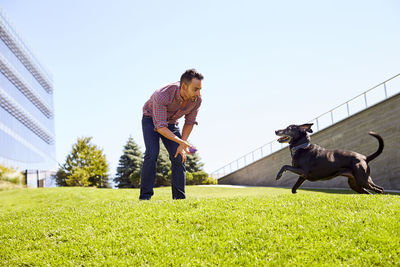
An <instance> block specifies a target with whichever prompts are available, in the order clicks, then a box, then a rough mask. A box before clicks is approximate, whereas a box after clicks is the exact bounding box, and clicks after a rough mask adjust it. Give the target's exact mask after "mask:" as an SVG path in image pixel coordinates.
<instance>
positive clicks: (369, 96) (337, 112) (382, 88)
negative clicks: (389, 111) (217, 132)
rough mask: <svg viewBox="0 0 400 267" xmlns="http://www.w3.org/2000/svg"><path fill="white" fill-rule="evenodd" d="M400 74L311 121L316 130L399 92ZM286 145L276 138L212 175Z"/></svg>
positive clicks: (231, 170)
mask: <svg viewBox="0 0 400 267" xmlns="http://www.w3.org/2000/svg"><path fill="white" fill-rule="evenodd" d="M399 76H400V73H399V74H397V75H395V76H393V77H392V78H390V79H388V80H386V81H384V82H382V83H380V84H378V85H376V86H374V87H372V88H371V89H368V90H367V91H365V92H363V93H361V94H360V95H357V96H356V97H353V98H352V99H350V100H348V101H346V102H345V103H343V104H341V105H339V106H337V107H335V108H333V109H331V110H329V111H328V112H325V113H324V114H322V115H320V116H318V117H316V118H315V119H313V120H311V121H309V122H311V123H314V127H315V128H314V132H318V131H320V130H323V129H325V128H327V127H329V126H331V125H333V124H335V123H337V122H339V121H341V120H344V119H346V118H348V117H350V116H352V115H354V114H356V113H358V112H360V111H362V110H365V109H367V108H368V107H371V106H373V105H375V104H377V103H379V102H381V101H383V100H385V99H387V98H389V97H391V96H393V95H395V94H397V93H399V92H400V78H399V79H396V78H398V77H399ZM286 146H288V145H287V144H280V143H278V142H276V140H275V139H274V140H272V141H270V142H269V143H267V144H265V145H263V146H261V147H259V148H257V149H255V150H253V151H251V152H249V153H247V154H245V155H244V156H242V157H240V158H238V159H237V160H234V161H232V162H230V163H228V164H226V165H225V166H223V167H221V168H219V169H218V170H216V171H214V172H212V173H211V174H210V176H211V177H213V178H216V179H219V178H221V177H223V176H225V175H228V174H230V173H232V172H234V171H237V170H239V169H241V168H244V167H246V166H247V165H249V164H251V163H253V162H255V161H257V160H260V159H261V158H263V157H266V156H268V155H270V154H272V153H274V152H276V151H278V150H280V149H283V148H285V147H286Z"/></svg>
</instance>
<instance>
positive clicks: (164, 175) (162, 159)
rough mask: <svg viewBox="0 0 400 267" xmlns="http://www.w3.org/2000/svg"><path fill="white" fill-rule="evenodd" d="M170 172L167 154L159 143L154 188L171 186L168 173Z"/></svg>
mask: <svg viewBox="0 0 400 267" xmlns="http://www.w3.org/2000/svg"><path fill="white" fill-rule="evenodd" d="M170 171H171V161H170V159H169V154H168V151H167V149H166V148H165V146H164V144H163V143H162V142H160V153H159V154H158V158H157V169H156V182H155V186H162V185H171V179H170V177H169V173H170Z"/></svg>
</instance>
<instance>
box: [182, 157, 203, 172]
mask: <svg viewBox="0 0 400 267" xmlns="http://www.w3.org/2000/svg"><path fill="white" fill-rule="evenodd" d="M200 160H201V158H200V156H199V154H198V153H193V154H187V156H186V164H185V167H186V171H187V172H190V173H193V172H198V171H201V170H202V169H203V166H204V163H201V162H200Z"/></svg>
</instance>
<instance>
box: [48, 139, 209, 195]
mask: <svg viewBox="0 0 400 267" xmlns="http://www.w3.org/2000/svg"><path fill="white" fill-rule="evenodd" d="M142 163H143V153H142V151H141V150H140V147H139V145H138V144H136V143H135V141H134V140H133V138H132V137H129V139H128V141H127V143H126V144H125V146H124V147H123V151H122V155H121V157H120V159H119V163H118V167H117V170H116V174H115V177H114V178H113V182H114V183H115V186H116V187H118V188H138V187H140V172H141V167H142ZM203 166H204V164H203V163H201V159H200V156H199V155H198V153H195V154H188V155H187V159H186V164H185V167H186V184H187V185H195V184H216V183H217V181H216V180H215V179H213V178H211V177H209V176H208V174H207V173H206V172H204V171H203ZM108 171H109V166H108V163H107V160H106V157H105V155H104V153H103V150H102V149H100V148H99V147H98V146H96V145H95V144H93V143H92V137H83V138H78V140H77V142H76V143H75V144H74V145H72V151H71V152H70V153H69V154H68V155H67V157H66V160H65V163H63V164H62V165H60V166H59V169H58V170H57V173H56V175H55V179H56V183H57V185H59V186H85V187H88V186H94V187H99V188H109V187H111V185H110V181H109V179H110V177H109V175H108ZM169 185H171V162H170V160H169V154H168V152H167V150H166V148H165V147H164V145H163V144H162V142H160V153H159V155H158V159H157V169H156V181H155V186H156V187H159V186H169Z"/></svg>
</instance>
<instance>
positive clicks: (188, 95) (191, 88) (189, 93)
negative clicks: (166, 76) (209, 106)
mask: <svg viewBox="0 0 400 267" xmlns="http://www.w3.org/2000/svg"><path fill="white" fill-rule="evenodd" d="M182 89H183V90H184V93H185V96H184V99H185V100H191V101H193V102H194V101H196V99H197V98H198V97H199V96H201V94H200V90H201V80H199V79H196V78H193V79H192V81H191V82H190V83H189V84H186V83H183V84H182Z"/></svg>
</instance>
